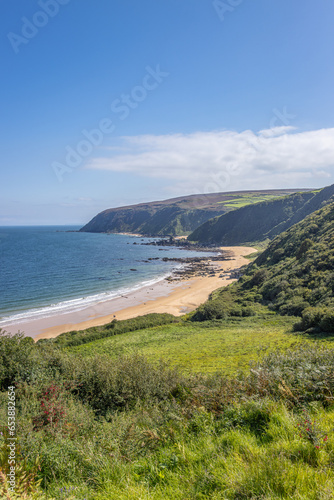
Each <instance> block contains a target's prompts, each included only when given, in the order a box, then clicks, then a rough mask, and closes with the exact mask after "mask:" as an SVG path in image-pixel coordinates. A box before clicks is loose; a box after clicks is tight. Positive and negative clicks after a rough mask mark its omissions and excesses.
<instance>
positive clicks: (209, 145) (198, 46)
mask: <svg viewBox="0 0 334 500" xmlns="http://www.w3.org/2000/svg"><path fill="white" fill-rule="evenodd" d="M333 18H334V3H333V2H330V1H328V0H318V1H317V2H314V1H311V0H294V1H293V2H291V0H270V1H268V0H226V1H225V0H221V1H219V0H215V1H211V0H209V1H206V0H159V1H157V0H141V1H140V2H138V1H137V0H113V1H111V0H94V1H93V0H39V1H33V0H15V2H13V1H9V0H3V1H2V2H1V5H0V54H1V63H2V64H1V66H2V78H1V94H0V96H1V97H0V111H1V151H2V154H1V180H0V186H1V197H0V225H17V224H72V223H78V224H81V223H82V224H83V223H85V222H87V221H88V220H89V219H90V218H91V217H93V216H94V215H95V214H96V213H97V212H99V211H101V210H103V209H105V208H109V207H114V206H121V205H126V204H133V203H138V202H142V201H152V200H156V199H166V198H170V197H174V196H179V195H186V194H193V193H205V192H210V191H230V190H237V189H268V188H278V187H281V188H283V187H286V188H296V187H300V188H304V187H322V186H325V185H329V184H332V183H333V182H334V179H333V177H334V98H333V88H334V68H333V64H332V60H333V53H334V32H333V28H332V24H333Z"/></svg>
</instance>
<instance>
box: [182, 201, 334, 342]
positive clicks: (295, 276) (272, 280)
mask: <svg viewBox="0 0 334 500" xmlns="http://www.w3.org/2000/svg"><path fill="white" fill-rule="evenodd" d="M260 304H263V305H266V306H269V308H270V309H272V310H274V311H277V312H279V313H280V314H283V315H291V316H301V317H302V322H301V324H300V325H299V327H300V328H301V329H307V328H310V327H318V328H320V329H321V330H322V331H325V332H334V203H330V204H328V205H326V206H325V207H323V208H322V209H320V210H318V211H316V212H314V213H313V214H311V215H309V216H308V217H306V218H305V219H304V220H302V221H301V222H299V223H298V224H295V225H294V226H292V227H291V228H290V229H288V230H287V231H286V232H284V233H282V234H280V235H279V236H277V237H276V238H275V239H274V241H272V242H271V244H270V245H269V246H268V248H267V249H266V250H265V251H264V252H263V253H262V254H261V255H260V256H259V257H258V258H257V259H256V260H255V261H254V263H253V264H251V265H250V266H249V267H248V268H247V270H246V274H245V275H244V276H243V277H242V278H241V279H240V280H239V282H238V283H236V284H234V285H232V286H231V287H228V288H227V289H221V290H218V291H216V292H215V293H214V294H213V297H212V300H211V301H210V300H209V301H208V302H207V303H206V304H204V305H203V306H201V307H200V308H199V309H198V310H197V312H196V313H195V315H194V316H193V318H192V319H193V320H195V321H196V320H200V321H203V320H207V319H212V318H221V317H226V316H228V315H232V316H233V315H239V316H240V315H241V316H245V315H249V314H250V315H251V314H256V312H257V310H258V308H259V307H261V306H260Z"/></svg>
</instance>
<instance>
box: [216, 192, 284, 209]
mask: <svg viewBox="0 0 334 500" xmlns="http://www.w3.org/2000/svg"><path fill="white" fill-rule="evenodd" d="M276 198H278V196H277V194H275V195H272V194H262V195H257V194H246V195H244V196H238V197H237V198H233V199H232V200H228V201H221V202H218V203H222V204H224V206H225V207H228V208H241V207H245V206H246V205H251V204H252V203H260V202H261V201H270V200H274V199H276Z"/></svg>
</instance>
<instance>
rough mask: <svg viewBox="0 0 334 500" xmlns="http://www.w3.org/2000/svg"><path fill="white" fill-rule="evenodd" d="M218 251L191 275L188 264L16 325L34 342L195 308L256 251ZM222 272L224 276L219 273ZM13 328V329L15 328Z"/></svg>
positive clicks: (236, 248) (228, 248)
mask: <svg viewBox="0 0 334 500" xmlns="http://www.w3.org/2000/svg"><path fill="white" fill-rule="evenodd" d="M221 250H222V251H223V255H222V256H221V260H220V259H218V258H217V257H216V258H212V259H210V260H207V261H205V262H206V271H204V269H203V268H197V269H196V268H195V272H194V275H192V272H191V266H190V274H189V272H188V274H187V270H186V272H185V273H184V274H183V276H182V275H181V276H180V275H179V276H177V274H174V273H173V274H172V275H171V277H169V278H166V279H163V280H161V281H159V282H158V283H156V284H155V285H152V286H147V287H143V288H141V289H138V290H136V291H134V292H131V293H129V294H127V296H123V297H117V298H113V299H110V300H109V301H105V302H101V303H99V304H95V305H94V306H91V307H88V308H85V309H83V310H81V311H77V312H75V313H67V314H63V315H59V316H56V317H54V318H44V319H40V320H36V321H34V322H33V321H31V322H29V323H28V322H27V323H26V324H25V325H23V324H21V325H18V326H19V327H21V331H24V333H25V334H26V335H27V336H31V337H33V338H34V340H35V341H37V340H40V339H46V338H53V337H56V336H58V335H60V334H62V333H66V332H68V331H72V330H85V329H86V328H91V327H95V326H102V325H104V324H106V323H109V322H111V321H112V320H113V319H115V318H116V319H118V320H124V319H130V318H134V317H136V316H143V315H145V314H151V313H170V314H173V315H175V316H181V315H183V314H186V313H188V312H191V311H193V310H195V309H196V308H197V307H198V306H200V305H201V304H202V303H204V302H205V301H206V300H207V299H208V297H209V295H210V294H211V293H212V292H213V291H214V290H216V289H217V288H221V287H223V286H227V285H228V284H230V283H232V282H233V281H236V279H235V278H232V277H231V276H230V274H231V273H232V272H233V271H235V270H236V269H238V268H240V267H241V266H243V265H245V264H248V263H249V261H248V260H247V259H246V258H245V257H246V256H247V255H249V254H251V253H253V252H255V251H256V249H255V248H253V247H221ZM224 252H225V253H226V252H231V257H229V258H228V260H227V259H226V258H225V259H224ZM225 255H226V254H225ZM203 260H204V259H203ZM203 271H204V272H203ZM222 273H224V276H221V274H222ZM51 320H52V321H51ZM37 323H38V324H37ZM22 327H23V328H22ZM24 327H25V328H24ZM15 330H16V331H17V327H16V328H15ZM36 330H37V331H36ZM34 332H35V333H34Z"/></svg>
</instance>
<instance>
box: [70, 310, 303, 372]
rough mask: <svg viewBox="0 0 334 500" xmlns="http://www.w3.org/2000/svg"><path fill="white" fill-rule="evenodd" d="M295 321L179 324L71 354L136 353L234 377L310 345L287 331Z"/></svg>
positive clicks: (264, 319) (262, 319)
mask: <svg viewBox="0 0 334 500" xmlns="http://www.w3.org/2000/svg"><path fill="white" fill-rule="evenodd" d="M295 320H296V319H295V318H291V317H282V316H278V315H275V314H272V315H271V314H268V315H266V316H264V317H257V318H255V317H251V318H234V319H230V320H217V321H216V322H204V323H191V322H181V323H178V324H171V325H163V326H158V327H155V328H148V329H145V330H138V331H135V332H129V333H123V334H121V335H115V336H113V337H109V338H107V339H102V340H98V341H95V342H91V343H89V344H84V345H82V346H78V347H73V348H71V349H70V351H71V352H77V353H81V354H82V355H84V356H93V355H95V354H106V355H108V356H110V357H112V358H115V359H116V358H118V357H119V356H120V355H124V354H132V353H135V352H139V353H140V354H143V355H144V356H145V357H147V359H149V360H150V361H157V360H159V359H163V360H165V361H168V362H170V364H171V365H174V366H178V367H180V368H181V370H182V371H184V372H188V373H189V372H201V373H212V372H215V371H222V372H223V373H225V374H234V373H236V372H237V371H239V370H247V369H248V367H249V363H250V361H252V360H254V361H258V360H259V359H261V358H262V357H263V356H264V355H265V354H267V353H268V352H270V351H273V350H276V349H287V348H289V347H292V346H297V345H298V344H302V343H310V342H312V340H311V339H306V338H305V337H304V336H302V335H300V334H297V333H294V332H293V331H292V325H293V323H294V322H295Z"/></svg>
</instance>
